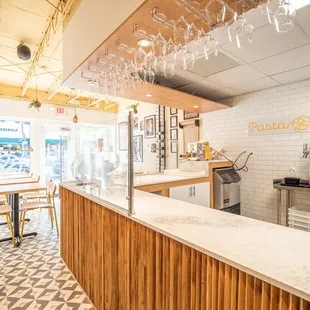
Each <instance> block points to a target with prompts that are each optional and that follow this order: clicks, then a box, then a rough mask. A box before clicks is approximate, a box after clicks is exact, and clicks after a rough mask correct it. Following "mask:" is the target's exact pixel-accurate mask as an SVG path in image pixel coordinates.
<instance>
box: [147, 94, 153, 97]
mask: <svg viewBox="0 0 310 310" xmlns="http://www.w3.org/2000/svg"><path fill="white" fill-rule="evenodd" d="M145 96H146V97H153V95H152V94H145Z"/></svg>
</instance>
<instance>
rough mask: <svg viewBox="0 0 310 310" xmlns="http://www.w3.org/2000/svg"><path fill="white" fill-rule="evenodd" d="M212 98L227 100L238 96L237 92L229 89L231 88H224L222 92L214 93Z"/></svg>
mask: <svg viewBox="0 0 310 310" xmlns="http://www.w3.org/2000/svg"><path fill="white" fill-rule="evenodd" d="M213 95H214V98H216V99H217V100H218V99H224V98H229V97H233V96H238V95H240V93H239V92H237V91H235V90H233V89H231V88H225V89H222V90H218V91H217V92H214V94H213Z"/></svg>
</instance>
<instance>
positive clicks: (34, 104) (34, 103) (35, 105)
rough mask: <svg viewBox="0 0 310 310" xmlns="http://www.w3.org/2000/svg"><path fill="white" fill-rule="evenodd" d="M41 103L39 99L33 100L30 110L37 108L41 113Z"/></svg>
mask: <svg viewBox="0 0 310 310" xmlns="http://www.w3.org/2000/svg"><path fill="white" fill-rule="evenodd" d="M41 105H42V104H41V102H40V101H39V100H38V99H33V100H32V101H31V103H30V104H29V109H30V108H32V107H34V108H36V109H37V110H38V111H40V110H39V109H40V108H41Z"/></svg>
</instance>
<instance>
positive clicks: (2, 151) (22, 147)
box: [0, 120, 31, 173]
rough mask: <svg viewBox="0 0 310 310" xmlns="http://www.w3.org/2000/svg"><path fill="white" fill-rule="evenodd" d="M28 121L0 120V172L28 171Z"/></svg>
mask: <svg viewBox="0 0 310 310" xmlns="http://www.w3.org/2000/svg"><path fill="white" fill-rule="evenodd" d="M29 147H30V122H24V121H11V120H0V172H2V173H3V172H20V171H26V172H29V171H30V153H31V152H29V151H30V149H29Z"/></svg>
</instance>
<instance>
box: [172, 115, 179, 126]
mask: <svg viewBox="0 0 310 310" xmlns="http://www.w3.org/2000/svg"><path fill="white" fill-rule="evenodd" d="M170 127H178V117H177V116H171V117H170Z"/></svg>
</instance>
